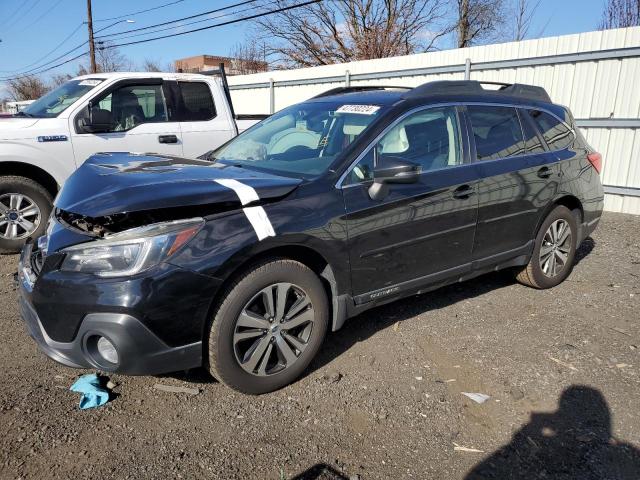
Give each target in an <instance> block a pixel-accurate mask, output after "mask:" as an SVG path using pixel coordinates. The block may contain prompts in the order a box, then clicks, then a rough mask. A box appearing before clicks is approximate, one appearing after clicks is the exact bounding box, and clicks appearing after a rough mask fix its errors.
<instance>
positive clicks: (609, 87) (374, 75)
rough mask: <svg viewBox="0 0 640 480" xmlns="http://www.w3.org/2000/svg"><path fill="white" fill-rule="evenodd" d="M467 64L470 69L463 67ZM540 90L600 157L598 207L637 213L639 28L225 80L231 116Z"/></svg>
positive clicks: (639, 171) (639, 198)
mask: <svg viewBox="0 0 640 480" xmlns="http://www.w3.org/2000/svg"><path fill="white" fill-rule="evenodd" d="M468 60H469V61H470V62H469V61H468ZM465 71H466V72H467V75H468V76H469V77H470V78H471V79H474V80H487V81H499V82H508V83H513V82H518V83H529V84H533V85H540V86H543V87H545V88H546V89H547V91H548V92H549V94H550V95H551V97H552V99H553V100H554V102H557V103H561V104H564V105H568V106H569V107H570V108H571V110H572V111H573V113H574V116H575V117H576V119H577V120H578V124H579V125H580V126H581V129H582V130H583V132H584V133H585V136H586V137H587V139H588V140H589V142H590V143H591V145H592V146H593V147H595V148H596V149H598V150H599V151H600V152H601V153H602V154H603V157H604V170H603V173H602V180H603V183H604V184H605V186H606V192H607V196H606V201H605V208H606V209H607V210H610V211H616V212H625V213H633V214H640V163H639V160H638V156H639V154H640V133H639V130H640V85H638V83H640V27H632V28H625V29H616V30H607V31H598V32H587V33H582V34H578V35H565V36H559V37H550V38H542V39H538V40H527V41H523V42H511V43H503V44H497V45H488V46H482V47H471V48H465V49H455V50H445V51H440V52H431V53H424V54H417V55H408V56H403V57H392V58H384V59H378V60H366V61H360V62H351V63H344V64H338V65H327V66H322V67H313V68H304V69H296V70H283V71H273V72H265V73H259V74H255V75H243V76H234V77H230V78H229V84H230V87H231V89H232V90H231V91H232V97H233V102H234V106H235V109H236V112H238V113H269V112H271V111H277V110H280V109H282V108H284V107H286V106H288V105H291V104H293V103H296V102H300V101H302V100H305V99H307V98H309V97H311V96H313V95H316V94H318V93H321V92H323V91H326V90H328V89H330V88H334V87H339V86H343V85H345V84H351V85H366V84H376V85H381V84H382V85H403V86H416V85H419V84H421V83H424V82H428V81H433V80H454V79H463V78H465Z"/></svg>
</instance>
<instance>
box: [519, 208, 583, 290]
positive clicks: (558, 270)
mask: <svg viewBox="0 0 640 480" xmlns="http://www.w3.org/2000/svg"><path fill="white" fill-rule="evenodd" d="M577 237H578V226H577V223H576V216H575V215H574V214H573V213H572V212H571V210H569V209H568V208H567V207H564V206H562V205H558V206H557V207H555V208H554V209H553V210H552V211H551V212H550V213H549V215H547V218H546V219H545V220H544V222H543V223H542V225H541V226H540V229H539V230H538V234H537V236H536V241H535V246H534V249H533V254H532V255H531V259H530V260H529V263H528V264H527V265H526V266H525V267H524V268H523V269H522V270H520V272H518V274H517V276H516V278H517V280H518V281H519V282H520V283H522V284H523V285H527V286H529V287H533V288H539V289H544V288H552V287H555V286H556V285H558V284H560V283H562V282H563V281H564V280H565V279H566V278H567V277H568V276H569V274H570V273H571V271H572V270H573V261H574V258H575V254H576V247H577V245H576V242H577Z"/></svg>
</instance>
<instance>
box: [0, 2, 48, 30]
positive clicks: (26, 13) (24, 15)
mask: <svg viewBox="0 0 640 480" xmlns="http://www.w3.org/2000/svg"><path fill="white" fill-rule="evenodd" d="M40 1H41V0H36V1H35V2H33V4H31V7H29V8H28V9H27V10H25V11H24V12H22V15H20V16H19V17H18V18H16V19H15V20H14V21H13V23H12V24H11V25H9V27H7V29H6V30H5V33H6V32H7V31H9V30H11V28H13V27H15V26H16V25H17V24H18V22H19V21H20V20H22V19H23V18H24V17H26V16H27V15H28V14H29V13H31V10H33V9H34V8H35V7H36V5H38V4H39V3H40ZM25 3H27V2H25Z"/></svg>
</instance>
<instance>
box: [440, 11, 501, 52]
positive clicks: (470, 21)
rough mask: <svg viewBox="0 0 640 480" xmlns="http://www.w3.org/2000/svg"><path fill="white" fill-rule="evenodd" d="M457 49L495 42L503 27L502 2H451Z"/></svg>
mask: <svg viewBox="0 0 640 480" xmlns="http://www.w3.org/2000/svg"><path fill="white" fill-rule="evenodd" d="M452 3H453V7H454V9H455V14H456V18H457V20H456V32H457V45H458V48H465V47H470V46H471V45H474V44H476V43H479V42H482V41H488V40H495V39H496V38H497V37H498V36H500V35H501V33H502V28H503V27H504V25H505V20H506V18H505V3H504V0H452Z"/></svg>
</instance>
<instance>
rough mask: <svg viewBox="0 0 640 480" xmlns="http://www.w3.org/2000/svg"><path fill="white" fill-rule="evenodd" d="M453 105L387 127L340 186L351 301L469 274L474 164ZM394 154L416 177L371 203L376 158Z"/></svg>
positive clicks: (474, 204) (416, 113) (474, 203)
mask: <svg viewBox="0 0 640 480" xmlns="http://www.w3.org/2000/svg"><path fill="white" fill-rule="evenodd" d="M463 133H464V132H463V130H462V129H461V128H460V124H459V120H458V110H457V108H456V107H454V106H446V107H434V108H423V109H420V110H418V111H414V112H413V113H409V114H406V115H405V116H403V117H401V118H400V119H398V120H397V121H396V122H395V123H394V124H393V125H391V126H390V127H388V128H387V129H386V131H385V132H383V134H382V135H381V136H380V137H379V140H377V141H376V142H375V143H374V145H373V146H371V147H370V148H369V149H368V150H367V151H366V152H365V153H364V154H363V155H362V156H361V158H360V159H359V160H358V161H357V162H356V165H355V166H354V168H353V169H351V170H350V171H348V173H347V175H346V176H345V178H344V180H343V184H342V192H343V197H344V202H345V209H346V225H347V233H348V238H349V240H348V242H349V255H350V262H351V275H352V288H353V294H354V296H355V297H356V302H357V303H364V302H366V301H369V300H375V299H377V298H380V297H383V296H387V295H392V294H394V293H399V292H401V291H408V290H411V289H417V288H420V287H421V286H423V285H427V284H430V283H435V282H438V281H440V280H442V279H445V278H448V277H453V276H455V275H460V274H463V273H465V272H468V271H469V266H470V262H471V253H472V247H473V236H474V232H475V227H476V217H477V195H476V194H475V190H476V183H477V168H478V167H477V165H473V164H469V163H468V143H467V139H465V136H464V135H463ZM389 156H391V157H396V158H397V157H400V158H402V159H404V160H409V161H411V162H414V163H417V164H419V165H420V166H421V167H422V173H421V175H420V176H419V180H418V181H417V182H415V183H410V184H392V185H387V186H386V187H388V191H387V192H386V196H384V198H382V199H378V200H374V199H372V196H371V194H370V189H371V187H372V185H373V184H374V182H375V179H374V174H373V171H374V169H375V167H376V165H375V163H376V162H384V161H385V160H384V159H385V158H387V157H389Z"/></svg>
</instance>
